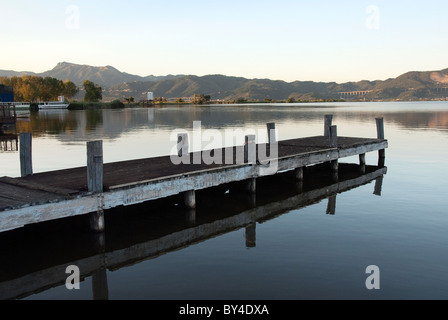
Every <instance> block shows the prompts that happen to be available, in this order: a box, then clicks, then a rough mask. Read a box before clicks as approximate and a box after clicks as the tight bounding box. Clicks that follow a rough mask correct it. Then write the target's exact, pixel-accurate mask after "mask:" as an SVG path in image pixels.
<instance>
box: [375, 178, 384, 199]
mask: <svg viewBox="0 0 448 320" xmlns="http://www.w3.org/2000/svg"><path fill="white" fill-rule="evenodd" d="M382 188H383V176H381V177H378V178H376V180H375V189H374V190H373V194H374V195H376V196H381V189H382Z"/></svg>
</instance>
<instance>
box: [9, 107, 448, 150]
mask: <svg viewBox="0 0 448 320" xmlns="http://www.w3.org/2000/svg"><path fill="white" fill-rule="evenodd" d="M360 106H361V107H360ZM380 106H381V105H380ZM387 106H388V105H385V106H383V107H381V108H378V109H375V108H372V107H368V108H365V109H364V108H362V104H357V105H356V107H355V108H351V107H343V108H342V109H338V108H339V107H337V106H336V107H335V106H333V105H331V104H330V105H328V104H327V105H324V104H322V105H320V106H316V105H312V106H307V105H306V104H303V105H295V106H290V105H287V104H285V105H275V106H272V105H258V106H252V105H240V106H227V105H226V106H212V107H207V106H200V107H199V106H198V107H192V106H183V107H182V106H177V107H176V106H170V107H165V108H150V109H146V108H145V109H144V108H141V109H140V108H139V109H120V110H82V111H70V110H49V111H39V112H33V113H31V115H30V118H29V121H19V122H18V124H17V131H18V132H17V133H20V132H25V131H32V132H33V135H35V136H38V135H41V134H49V135H57V136H58V139H60V140H62V141H84V140H86V139H87V138H88V137H89V136H90V135H91V134H93V133H95V134H96V135H100V136H101V137H103V138H109V139H115V138H118V137H120V136H121V135H123V134H126V133H128V132H131V131H135V130H157V129H159V128H167V127H168V128H191V127H192V123H193V121H199V120H200V121H201V122H202V126H203V127H204V128H213V129H220V128H227V127H235V126H236V127H238V126H244V125H245V124H255V125H256V124H260V123H265V122H266V121H267V119H268V121H269V122H276V123H279V124H281V123H287V122H292V123H297V122H304V123H307V122H312V121H322V119H323V114H324V113H336V115H337V117H338V118H337V119H338V120H341V119H344V120H347V121H353V120H357V121H368V122H372V119H374V118H375V117H377V116H383V117H384V118H385V122H386V124H391V123H394V124H397V125H398V126H401V127H403V128H429V129H448V103H447V106H446V108H443V105H442V103H440V104H438V105H437V106H438V108H436V109H434V108H430V107H431V106H432V104H430V105H428V109H426V106H425V104H424V103H422V104H421V106H422V107H421V108H411V109H406V108H403V109H402V110H400V109H399V108H392V107H391V108H390V109H387ZM440 106H442V107H440Z"/></svg>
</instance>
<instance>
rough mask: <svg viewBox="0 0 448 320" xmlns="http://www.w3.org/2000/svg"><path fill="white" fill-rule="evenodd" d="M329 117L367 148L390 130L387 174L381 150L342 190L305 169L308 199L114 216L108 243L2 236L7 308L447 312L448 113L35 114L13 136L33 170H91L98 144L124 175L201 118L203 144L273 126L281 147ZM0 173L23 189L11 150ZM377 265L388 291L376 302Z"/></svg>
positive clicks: (75, 235) (314, 107)
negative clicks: (196, 306) (380, 122)
mask: <svg viewBox="0 0 448 320" xmlns="http://www.w3.org/2000/svg"><path fill="white" fill-rule="evenodd" d="M325 114H333V124H335V125H337V126H338V135H340V136H358V137H372V138H375V137H376V124H375V118H376V117H384V124H385V136H386V139H388V141H389V148H388V149H387V150H386V163H385V165H386V168H383V170H384V171H381V168H378V167H376V165H377V163H378V153H377V152H372V153H368V154H367V155H366V162H367V165H368V169H367V171H366V174H364V175H362V174H356V175H354V174H353V173H352V171H350V170H349V169H350V168H351V167H350V168H349V167H347V170H345V168H346V167H345V166H341V177H340V182H341V184H342V182H346V184H347V187H346V188H345V189H344V188H343V187H342V186H339V188H340V189H339V190H338V189H334V188H335V182H334V181H332V180H331V179H330V178H329V177H327V176H325V175H319V174H318V173H317V168H314V169H315V170H316V174H314V173H313V171H312V170H313V168H310V171H306V172H305V176H306V178H305V181H304V184H303V186H298V185H297V184H296V183H295V181H294V179H292V178H291V177H289V176H288V174H284V175H282V176H281V177H278V179H272V181H271V180H269V179H267V180H266V181H262V182H260V185H259V186H258V188H257V195H256V198H255V199H254V198H250V197H248V196H247V195H243V194H241V193H238V192H227V190H213V192H208V191H203V192H199V193H198V195H197V201H198V208H197V210H196V212H195V213H192V212H190V211H188V210H186V209H184V208H183V207H181V206H180V205H179V201H178V199H177V198H176V197H173V198H169V199H161V200H160V201H159V200H157V201H153V202H151V203H147V204H142V205H139V206H134V207H126V208H116V209H114V210H110V211H108V212H106V233H105V237H104V238H99V236H97V235H92V234H91V233H90V232H89V230H88V222H87V220H86V217H77V218H71V219H64V220H60V221H54V222H49V223H45V224H42V225H35V226H29V227H25V228H22V229H18V230H14V231H9V232H5V233H2V234H0V256H1V267H0V298H1V299H30V300H35V299H36V300H38V299H49V300H53V299H55V300H56V299H67V300H71V299H86V300H91V299H97V298H107V299H111V300H113V299H135V300H146V299H148V300H158V299H163V300H179V299H180V300H202V299H212V300H215V299H219V300H223V299H224V300H226V299H229V300H240V299H250V300H258V299H269V300H296V299H448V277H447V266H448V232H447V230H448V209H447V208H448V197H447V195H448V182H447V180H448V161H447V159H448V148H447V146H448V102H412V103H405V102H396V103H379V102H378V103H320V104H278V105H275V104H274V105H271V104H267V105H241V106H228V105H226V106H202V107H189V106H188V107H185V106H184V107H176V106H173V107H171V106H170V107H166V108H156V109H124V110H101V111H93V110H91V111H67V110H58V111H57V110H53V111H39V112H37V113H32V114H31V115H30V117H29V118H28V119H27V118H24V119H21V120H20V122H19V123H18V124H17V132H16V133H17V134H18V133H20V132H25V131H31V132H32V133H33V168H34V172H35V173H37V172H43V171H50V170H55V169H63V168H70V167H78V166H85V164H86V142H87V141H91V140H98V139H101V140H103V143H104V161H105V162H115V161H121V160H128V159H136V158H143V157H153V156H159V155H167V154H170V152H171V151H172V149H173V147H174V146H175V141H174V137H175V136H176V129H184V130H187V131H189V132H191V131H192V128H193V121H201V124H202V130H204V131H205V130H207V129H216V130H219V132H221V133H223V132H224V131H225V130H228V129H244V130H249V131H250V130H253V132H254V133H255V134H257V141H258V142H264V141H266V139H267V137H266V135H267V134H266V123H267V122H275V123H276V128H277V131H278V132H277V136H278V139H279V140H285V139H290V138H297V137H302V136H303V137H304V136H314V135H321V134H322V133H323V124H324V115H325ZM173 132H174V133H173ZM209 132H212V131H209ZM14 143H15V142H14V141H13V142H12V148H13V149H14ZM229 143H230V142H229V141H215V142H214V144H210V142H207V141H204V142H203V144H202V147H204V145H205V146H211V145H213V146H220V145H226V144H229ZM235 143H237V144H239V143H241V141H235ZM196 147H197V145H196ZM357 162H358V159H357V158H347V159H342V160H341V163H354V164H356V163H357ZM0 168H1V169H0V170H1V172H0V176H12V177H16V176H19V175H20V165H19V154H18V152H17V151H14V150H13V151H11V150H8V151H1V152H0ZM378 170H379V171H378ZM386 171H387V172H386ZM383 173H385V174H383ZM290 178H291V179H290ZM341 180H342V181H341ZM336 187H337V186H336ZM69 265H76V266H78V267H79V268H80V271H81V275H82V281H81V283H80V289H79V290H68V289H67V288H66V286H65V279H66V278H67V276H68V274H65V268H66V267H67V266H69ZM372 265H374V266H377V267H378V270H379V273H375V275H378V278H377V279H375V281H376V282H375V283H377V284H379V285H380V288H379V289H371V290H369V289H367V287H366V280H367V278H368V277H369V276H370V275H371V274H370V272H369V273H366V268H367V267H368V266H372ZM377 280H379V281H377Z"/></svg>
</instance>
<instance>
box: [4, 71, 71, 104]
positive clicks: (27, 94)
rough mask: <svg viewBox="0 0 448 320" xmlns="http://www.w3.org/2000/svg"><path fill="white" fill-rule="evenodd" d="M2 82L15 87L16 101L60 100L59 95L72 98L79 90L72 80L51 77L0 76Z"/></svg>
mask: <svg viewBox="0 0 448 320" xmlns="http://www.w3.org/2000/svg"><path fill="white" fill-rule="evenodd" d="M0 84H4V85H6V86H11V87H13V89H14V100H15V101H29V102H37V101H53V100H58V96H65V97H66V98H67V99H70V98H72V97H73V96H74V95H75V94H77V93H78V91H79V90H78V88H77V87H76V85H75V84H74V83H73V82H71V81H70V80H66V81H61V80H58V79H55V78H51V77H45V78H42V77H38V76H21V77H11V78H7V77H0Z"/></svg>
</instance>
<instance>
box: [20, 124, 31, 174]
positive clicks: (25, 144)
mask: <svg viewBox="0 0 448 320" xmlns="http://www.w3.org/2000/svg"><path fill="white" fill-rule="evenodd" d="M32 140H33V137H32V135H31V133H30V132H23V133H21V134H20V172H21V175H22V177H26V176H30V175H33V160H32Z"/></svg>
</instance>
